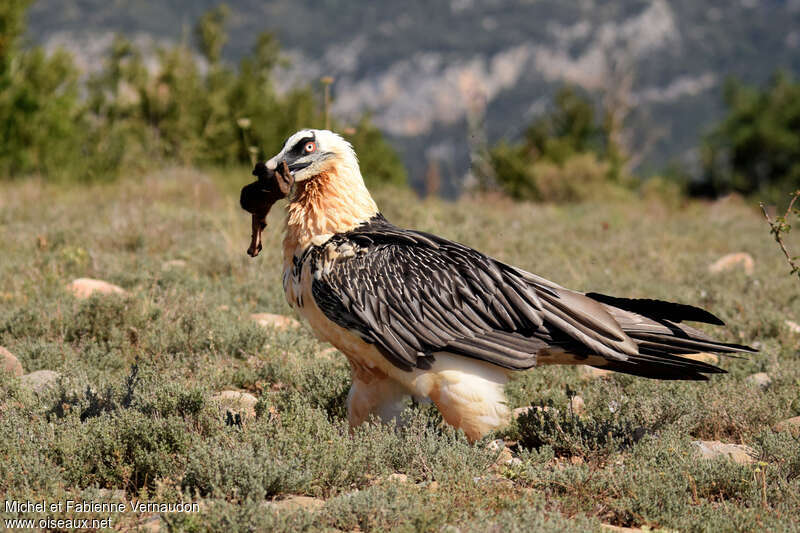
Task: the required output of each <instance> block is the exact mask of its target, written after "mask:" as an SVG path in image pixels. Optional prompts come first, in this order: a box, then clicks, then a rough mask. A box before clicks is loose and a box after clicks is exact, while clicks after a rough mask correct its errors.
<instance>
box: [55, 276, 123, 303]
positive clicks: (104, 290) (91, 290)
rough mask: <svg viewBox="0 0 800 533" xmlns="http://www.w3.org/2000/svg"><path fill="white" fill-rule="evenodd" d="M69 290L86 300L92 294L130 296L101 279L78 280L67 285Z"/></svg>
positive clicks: (120, 288)
mask: <svg viewBox="0 0 800 533" xmlns="http://www.w3.org/2000/svg"><path fill="white" fill-rule="evenodd" d="M67 290H68V291H69V292H71V293H72V294H73V296H75V298H78V299H79V300H85V299H86V298H89V297H90V296H91V295H92V294H95V293H97V294H119V295H123V296H124V295H126V294H128V293H127V292H126V291H125V289H123V288H122V287H118V286H116V285H114V284H113V283H109V282H107V281H103V280H101V279H91V278H78V279H76V280H73V281H72V282H71V283H69V284H68V285H67Z"/></svg>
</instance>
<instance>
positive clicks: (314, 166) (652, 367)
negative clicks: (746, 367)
mask: <svg viewBox="0 0 800 533" xmlns="http://www.w3.org/2000/svg"><path fill="white" fill-rule="evenodd" d="M260 167H261V171H262V172H264V171H267V172H272V173H273V174H274V173H276V172H279V171H280V169H284V172H285V173H289V174H290V180H291V183H290V184H285V191H284V195H283V196H285V195H287V194H288V200H289V205H288V216H287V219H286V228H285V229H286V235H285V238H284V240H283V268H284V270H283V287H284V292H285V294H286V298H287V300H288V301H289V304H290V305H291V306H292V307H294V308H295V309H296V310H297V311H298V313H299V314H300V315H302V316H303V317H304V318H305V319H306V320H307V321H308V323H309V324H310V326H311V328H312V330H313V331H314V333H315V334H316V335H317V336H318V337H319V338H320V339H322V340H323V341H327V342H329V343H331V344H333V345H334V346H335V347H336V348H337V349H339V350H340V351H341V352H342V353H343V354H344V355H345V356H346V357H347V359H348V361H349V363H350V366H351V369H352V379H353V383H352V387H351V389H350V393H349V396H348V399H347V411H348V420H349V422H350V424H351V425H352V426H356V425H359V424H361V423H362V422H364V421H365V420H367V419H368V418H369V417H370V416H375V417H377V418H380V419H384V420H388V419H391V418H393V417H397V416H398V415H399V414H400V412H401V410H402V409H403V407H404V406H405V405H406V400H407V399H408V397H409V396H414V397H416V398H429V399H430V400H431V401H432V402H433V403H434V404H435V405H436V407H437V408H438V409H439V411H440V412H441V413H442V416H443V417H444V419H445V421H446V422H447V423H449V424H450V425H452V426H455V427H456V428H460V429H462V430H463V431H464V433H465V434H466V436H467V438H468V439H470V440H471V441H475V440H477V439H480V438H481V437H482V436H483V435H485V434H486V433H487V432H489V431H491V430H494V429H497V428H499V427H501V426H503V425H504V424H506V423H507V422H508V421H509V418H510V416H509V415H510V412H509V408H508V406H507V405H506V401H505V396H504V386H505V384H506V383H507V381H508V380H509V375H510V374H511V373H512V372H514V371H519V370H526V369H529V368H533V367H535V366H540V365H549V364H567V365H576V364H577V365H580V364H583V365H590V366H593V367H597V368H603V369H608V370H613V371H615V372H624V373H626V374H633V375H635V376H643V377H647V378H655V379H672V380H707V379H708V378H707V376H706V374H715V373H721V372H724V370H722V369H720V368H718V367H716V366H713V365H711V364H708V363H704V362H701V361H695V360H692V359H689V358H686V357H683V355H686V354H692V353H697V352H702V351H709V352H721V353H732V352H752V351H754V350H753V349H752V348H749V347H747V346H741V345H737V344H728V343H723V342H719V341H716V340H713V339H712V338H710V337H708V336H706V335H705V334H703V333H701V332H700V331H698V330H697V329H694V328H692V327H690V326H686V325H684V324H682V322H683V321H686V320H689V321H697V322H705V323H707V324H717V325H723V322H722V321H721V320H719V319H718V318H717V317H715V316H714V315H712V314H711V313H709V312H708V311H705V310H703V309H699V308H697V307H692V306H689V305H682V304H677V303H671V302H664V301H658V300H646V299H629V298H617V297H612V296H606V295H604V294H598V293H586V294H584V293H580V292H576V291H572V290H569V289H566V288H564V287H561V286H559V285H557V284H555V283H553V282H551V281H548V280H546V279H544V278H541V277H539V276H537V275H535V274H531V273H529V272H526V271H524V270H521V269H519V268H516V267H513V266H511V265H507V264H504V263H502V262H500V261H498V260H496V259H492V258H491V257H488V256H486V255H484V254H482V253H481V252H478V251H476V250H473V249H471V248H469V247H467V246H464V245H462V244H459V243H456V242H453V241H450V240H447V239H444V238H442V237H438V236H436V235H431V234H429V233H423V232H420V231H413V230H408V229H403V228H399V227H397V226H395V225H393V224H392V223H391V222H389V221H388V220H386V218H384V216H383V215H382V214H381V213H380V211H379V210H378V207H377V205H376V204H375V202H374V201H373V199H372V197H371V196H370V194H369V192H368V191H367V188H366V187H365V185H364V181H363V179H362V177H361V171H360V170H359V166H358V160H357V158H356V154H355V152H354V151H353V149H352V147H351V146H350V144H349V143H348V142H347V141H345V140H344V139H342V138H341V137H340V136H339V135H337V134H335V133H333V132H330V131H327V130H312V129H308V130H302V131H299V132H297V133H295V134H294V135H292V136H291V137H289V139H288V140H287V141H286V143H285V144H284V146H283V149H282V150H281V151H280V152H279V153H278V154H277V155H275V156H274V157H273V158H272V159H270V160H269V161H267V162H266V165H265V164H264V163H260ZM254 173H256V174H257V172H255V171H254ZM284 178H287V176H284ZM257 185H258V182H256V183H254V184H251V186H250V187H252V186H257ZM246 196H247V194H246V191H245V190H243V191H242V205H243V207H245V208H248V210H250V211H251V212H254V211H253V210H252V209H251V208H249V207H247V205H246V204H247V198H246ZM281 197H282V196H281ZM272 201H274V199H273V200H272ZM251 203H252V199H251ZM269 205H271V203H270V204H269ZM269 205H268V206H267V207H265V209H264V212H265V211H267V210H268V209H269ZM262 214H263V213H262ZM262 220H263V219H262ZM254 227H255V215H254ZM261 227H263V225H262V226H261ZM259 234H260V228H259ZM258 248H259V249H260V244H258ZM255 253H257V250H256V252H255ZM251 255H255V254H251Z"/></svg>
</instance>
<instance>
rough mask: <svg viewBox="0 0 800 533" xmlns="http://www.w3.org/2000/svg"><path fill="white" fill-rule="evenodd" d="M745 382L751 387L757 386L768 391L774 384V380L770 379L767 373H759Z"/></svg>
mask: <svg viewBox="0 0 800 533" xmlns="http://www.w3.org/2000/svg"><path fill="white" fill-rule="evenodd" d="M745 381H746V382H747V383H749V384H750V385H755V386H757V387H761V388H762V389H766V388H767V387H769V386H770V384H771V383H772V378H771V377H769V374H767V373H766V372H757V373H755V374H751V375H749V376H747V377H746V378H745Z"/></svg>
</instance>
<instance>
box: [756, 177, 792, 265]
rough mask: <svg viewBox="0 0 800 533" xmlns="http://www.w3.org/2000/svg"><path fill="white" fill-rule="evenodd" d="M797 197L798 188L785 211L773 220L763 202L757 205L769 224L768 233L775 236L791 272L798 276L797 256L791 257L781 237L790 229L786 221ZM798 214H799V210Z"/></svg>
mask: <svg viewBox="0 0 800 533" xmlns="http://www.w3.org/2000/svg"><path fill="white" fill-rule="evenodd" d="M798 198H800V190H797V191H795V192H794V193H793V194H792V200H791V201H790V202H789V207H787V208H786V213H785V214H784V215H783V216H780V217H775V220H772V217H770V216H769V213H768V212H767V207H766V206H765V205H764V203H763V202H761V203H760V204H759V205H760V206H761V211H762V212H763V213H764V217H765V218H766V219H767V223H768V224H769V228H770V233H772V235H773V237H774V238H775V242H777V243H778V245H779V246H780V247H781V250H782V251H783V255H785V256H786V261H788V263H789V266H790V267H792V272H791V273H792V274H797V275H798V276H800V265H798V264H797V263H796V262H795V261H796V260H797V257H792V256H791V255H790V254H789V250H788V249H787V248H786V244H785V243H784V242H783V237H782V235H783V234H784V233H788V232H789V230H791V229H792V226H791V225H790V224H789V223H788V222H787V220H788V219H789V217H790V216H791V214H792V212H793V210H794V203H795V202H796V201H797V199H798ZM798 214H800V210H799V212H798Z"/></svg>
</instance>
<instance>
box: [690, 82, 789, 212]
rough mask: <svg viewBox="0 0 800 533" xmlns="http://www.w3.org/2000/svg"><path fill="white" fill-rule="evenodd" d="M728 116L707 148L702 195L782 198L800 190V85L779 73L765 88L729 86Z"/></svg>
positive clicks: (706, 143) (704, 147) (699, 189)
mask: <svg viewBox="0 0 800 533" xmlns="http://www.w3.org/2000/svg"><path fill="white" fill-rule="evenodd" d="M724 98H725V106H726V107H727V109H728V111H727V115H726V117H725V118H724V119H723V120H722V122H721V123H720V124H719V125H717V126H716V127H715V128H714V129H713V131H712V132H711V133H710V134H709V135H708V136H707V137H706V138H705V140H704V141H703V145H702V147H701V152H700V153H701V156H702V164H703V179H702V181H700V182H699V183H697V184H695V186H694V191H693V192H696V193H698V194H709V195H720V194H724V193H728V192H738V193H742V194H754V193H759V194H760V195H762V196H764V195H767V196H771V197H773V198H776V197H777V196H779V195H780V196H782V195H784V194H786V193H787V192H789V191H792V190H794V189H796V188H797V187H798V186H799V185H800V81H798V80H795V79H794V78H793V77H792V76H791V74H787V73H785V72H778V73H777V74H775V75H774V76H773V77H772V79H771V80H770V81H769V82H768V83H767V84H766V86H765V87H763V88H758V87H753V86H749V85H745V84H743V83H741V82H740V81H737V80H733V79H731V80H728V82H727V83H726V85H725V94H724Z"/></svg>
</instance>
